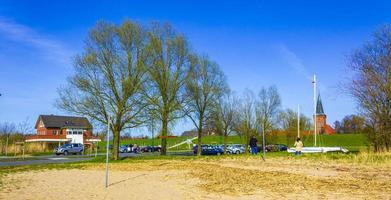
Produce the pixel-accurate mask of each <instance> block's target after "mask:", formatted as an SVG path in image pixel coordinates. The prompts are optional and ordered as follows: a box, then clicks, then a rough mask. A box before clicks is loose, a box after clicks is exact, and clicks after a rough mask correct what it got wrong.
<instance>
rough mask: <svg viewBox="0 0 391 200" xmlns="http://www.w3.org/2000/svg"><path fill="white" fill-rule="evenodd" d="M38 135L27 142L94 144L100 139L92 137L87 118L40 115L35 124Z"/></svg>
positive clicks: (29, 137) (30, 137)
mask: <svg viewBox="0 0 391 200" xmlns="http://www.w3.org/2000/svg"><path fill="white" fill-rule="evenodd" d="M35 129H36V130H37V134H36V135H32V136H28V137H27V138H26V142H46V143H58V144H59V145H60V144H61V142H63V143H66V142H72V143H82V144H92V142H98V141H100V139H99V138H98V137H94V136H93V135H92V125H91V123H90V122H89V121H88V119H87V118H85V117H73V116H58V115H40V116H39V117H38V119H37V122H36V123H35Z"/></svg>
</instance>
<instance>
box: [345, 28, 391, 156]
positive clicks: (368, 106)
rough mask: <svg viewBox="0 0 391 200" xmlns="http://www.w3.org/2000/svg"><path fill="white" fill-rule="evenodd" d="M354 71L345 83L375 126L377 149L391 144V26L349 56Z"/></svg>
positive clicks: (380, 30)
mask: <svg viewBox="0 0 391 200" xmlns="http://www.w3.org/2000/svg"><path fill="white" fill-rule="evenodd" d="M348 66H349V69H350V70H351V71H352V72H353V76H352V78H351V80H350V81H349V82H348V84H346V87H345V88H346V89H347V91H348V92H349V93H350V94H351V95H352V96H353V98H354V99H355V100H356V101H357V103H358V105H359V107H360V110H361V114H362V115H363V116H365V117H366V121H367V122H368V123H369V124H371V125H373V126H372V127H373V129H372V131H370V132H369V134H368V136H369V139H370V141H371V142H372V144H373V146H374V151H383V150H386V151H389V150H390V147H391V67H390V66H391V25H386V26H384V27H382V28H380V29H379V30H377V31H376V32H375V33H374V35H373V40H372V41H371V42H368V43H367V44H365V45H364V46H363V47H361V48H360V49H357V50H356V51H355V52H354V53H352V55H351V56H350V57H349V63H348Z"/></svg>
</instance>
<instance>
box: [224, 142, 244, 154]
mask: <svg viewBox="0 0 391 200" xmlns="http://www.w3.org/2000/svg"><path fill="white" fill-rule="evenodd" d="M244 152H245V148H244V146H243V145H242V144H230V145H227V149H226V153H227V154H241V153H244Z"/></svg>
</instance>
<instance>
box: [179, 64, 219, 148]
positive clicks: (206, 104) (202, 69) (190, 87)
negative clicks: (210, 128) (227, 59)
mask: <svg viewBox="0 0 391 200" xmlns="http://www.w3.org/2000/svg"><path fill="white" fill-rule="evenodd" d="M188 73H189V76H188V79H187V81H186V96H187V98H188V99H189V101H188V102H187V104H186V106H185V112H186V114H187V116H188V117H189V118H190V119H191V121H192V122H193V124H194V125H195V126H196V128H197V133H198V151H197V152H198V155H201V143H202V142H201V137H202V133H203V131H204V126H205V125H206V122H207V121H208V118H210V117H212V115H211V114H212V111H213V109H215V108H216V106H217V103H218V100H219V98H220V97H221V96H222V94H223V92H224V91H226V90H227V84H226V81H225V76H224V73H223V72H222V71H221V70H220V69H219V67H218V65H217V64H216V63H215V62H212V61H210V60H209V59H208V58H207V57H205V56H204V57H198V56H191V65H190V69H189V72H188Z"/></svg>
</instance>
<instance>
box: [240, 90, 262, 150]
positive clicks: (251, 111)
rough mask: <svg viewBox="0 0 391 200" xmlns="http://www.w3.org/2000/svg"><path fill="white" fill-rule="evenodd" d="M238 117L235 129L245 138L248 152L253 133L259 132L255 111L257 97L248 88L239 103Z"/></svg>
mask: <svg viewBox="0 0 391 200" xmlns="http://www.w3.org/2000/svg"><path fill="white" fill-rule="evenodd" d="M238 106H239V109H238V113H237V119H236V121H235V130H236V132H237V133H238V134H239V136H241V137H242V139H244V143H245V144H246V145H245V146H246V152H248V142H249V140H250V137H251V136H252V135H256V133H257V125H258V124H257V119H256V113H255V97H254V93H253V92H252V91H251V90H249V89H246V90H245V91H244V92H243V97H242V98H241V99H240V104H239V105H238Z"/></svg>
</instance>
